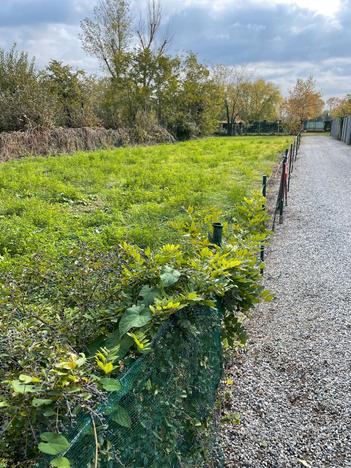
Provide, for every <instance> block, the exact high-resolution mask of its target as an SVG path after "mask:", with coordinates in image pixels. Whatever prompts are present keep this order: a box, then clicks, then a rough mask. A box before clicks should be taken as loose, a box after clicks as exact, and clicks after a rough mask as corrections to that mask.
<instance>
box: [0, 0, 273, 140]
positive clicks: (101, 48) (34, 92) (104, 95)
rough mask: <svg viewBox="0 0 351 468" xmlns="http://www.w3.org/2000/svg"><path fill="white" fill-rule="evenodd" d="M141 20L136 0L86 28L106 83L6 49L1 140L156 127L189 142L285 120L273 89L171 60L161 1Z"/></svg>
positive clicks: (238, 74)
mask: <svg viewBox="0 0 351 468" xmlns="http://www.w3.org/2000/svg"><path fill="white" fill-rule="evenodd" d="M133 16H134V17H138V14H136V15H133ZM140 18H141V19H140V21H139V23H138V24H136V23H135V22H134V21H133V20H132V18H131V15H130V5H129V0H98V3H97V6H96V7H95V10H94V13H93V16H92V17H91V18H85V19H84V20H83V21H82V22H81V30H82V33H81V39H82V45H83V48H84V50H85V51H86V52H87V53H88V54H91V55H93V56H94V57H96V58H97V59H98V60H99V61H100V64H101V67H102V69H103V71H104V75H103V76H102V77H101V78H98V77H96V76H89V75H88V74H87V73H86V72H84V71H83V70H75V69H74V68H73V67H71V66H70V65H65V64H63V63H62V62H59V61H57V60H55V59H53V60H52V61H51V62H50V63H49V65H48V66H47V67H46V68H45V69H43V70H38V69H37V67H36V65H35V60H34V59H30V58H29V57H28V55H27V54H26V53H24V52H19V51H18V50H17V48H16V46H15V45H14V46H13V47H12V48H11V50H9V51H5V50H2V49H0V96H1V99H0V111H1V112H0V114H1V115H0V132H1V131H14V130H20V131H23V130H43V129H50V128H53V127H65V128H80V127H96V126H101V127H105V128H107V129H122V128H124V129H130V128H132V129H135V130H136V131H137V132H139V133H140V134H143V133H145V132H147V125H148V124H149V123H150V122H152V123H153V125H154V126H155V125H159V126H161V127H163V128H165V129H167V130H168V131H169V132H170V133H171V134H172V135H173V136H174V137H175V138H177V139H180V140H186V139H189V138H192V137H196V136H205V135H210V134H213V133H214V132H215V130H216V129H217V127H218V121H219V120H223V119H227V121H228V132H229V135H231V134H232V133H233V127H234V123H235V121H236V119H239V118H240V119H242V120H245V121H251V120H269V119H272V120H274V119H276V118H277V117H278V116H279V108H280V103H281V101H282V97H281V94H280V91H279V89H278V87H277V86H276V85H274V84H273V83H270V82H266V81H265V80H263V79H258V78H256V77H254V76H251V75H249V74H248V73H245V72H243V71H242V70H239V69H233V68H230V67H224V66H218V67H215V69H210V68H208V67H206V66H205V65H203V64H201V63H200V61H199V59H198V58H197V56H196V55H195V54H194V53H192V52H189V53H187V54H186V55H183V56H181V55H171V54H170V53H169V52H168V47H169V43H170V40H169V38H168V37H163V36H162V35H161V26H162V11H161V7H160V3H159V2H158V0H149V2H148V8H147V11H146V12H143V11H141V12H140ZM140 140H141V141H143V139H142V138H141V139H140Z"/></svg>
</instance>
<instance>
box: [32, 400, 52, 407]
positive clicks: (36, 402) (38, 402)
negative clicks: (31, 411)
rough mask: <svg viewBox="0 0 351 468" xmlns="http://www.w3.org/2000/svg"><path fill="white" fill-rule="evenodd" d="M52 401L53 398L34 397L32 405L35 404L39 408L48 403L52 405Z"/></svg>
mask: <svg viewBox="0 0 351 468" xmlns="http://www.w3.org/2000/svg"><path fill="white" fill-rule="evenodd" d="M51 403H52V400H49V399H46V400H45V399H41V398H33V401H32V406H34V408H39V407H40V406H48V405H51Z"/></svg>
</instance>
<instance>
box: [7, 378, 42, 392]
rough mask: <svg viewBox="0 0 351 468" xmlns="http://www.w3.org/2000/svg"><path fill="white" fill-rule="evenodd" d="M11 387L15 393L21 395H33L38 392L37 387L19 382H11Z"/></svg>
mask: <svg viewBox="0 0 351 468" xmlns="http://www.w3.org/2000/svg"><path fill="white" fill-rule="evenodd" d="M11 386H12V388H13V391H14V392H15V393H21V394H25V393H35V392H37V391H38V390H39V389H38V387H36V386H35V385H28V384H25V383H22V382H20V381H19V380H12V381H11Z"/></svg>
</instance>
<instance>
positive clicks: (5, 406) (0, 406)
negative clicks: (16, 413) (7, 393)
mask: <svg viewBox="0 0 351 468" xmlns="http://www.w3.org/2000/svg"><path fill="white" fill-rule="evenodd" d="M9 406H10V405H9V404H8V403H7V401H5V400H1V401H0V408H7V407H9Z"/></svg>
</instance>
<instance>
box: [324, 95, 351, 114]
mask: <svg viewBox="0 0 351 468" xmlns="http://www.w3.org/2000/svg"><path fill="white" fill-rule="evenodd" d="M327 104H328V107H329V112H330V114H331V116H332V117H333V118H343V117H348V116H349V115H351V95H347V96H345V97H344V98H336V97H332V98H330V99H328V101H327Z"/></svg>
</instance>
